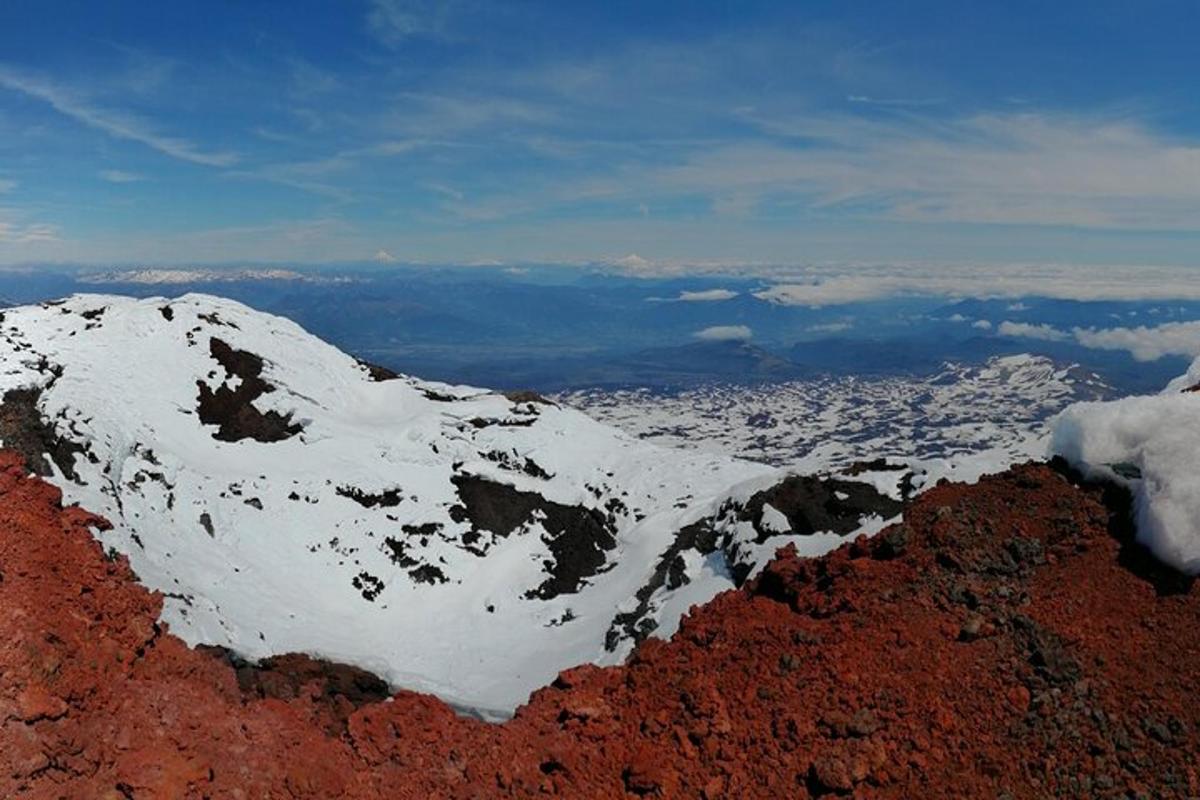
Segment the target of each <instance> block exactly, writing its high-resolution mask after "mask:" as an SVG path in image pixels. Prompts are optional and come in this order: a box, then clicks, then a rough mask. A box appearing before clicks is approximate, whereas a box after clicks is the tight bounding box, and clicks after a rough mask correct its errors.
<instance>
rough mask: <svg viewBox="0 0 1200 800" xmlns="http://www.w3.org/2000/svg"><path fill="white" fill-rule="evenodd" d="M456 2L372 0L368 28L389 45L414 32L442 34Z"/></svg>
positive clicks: (418, 34)
mask: <svg viewBox="0 0 1200 800" xmlns="http://www.w3.org/2000/svg"><path fill="white" fill-rule="evenodd" d="M454 5H455V4H454V3H453V2H451V0H371V10H370V11H369V12H368V14H367V28H368V30H369V31H370V32H371V35H372V36H374V37H375V38H376V39H378V40H379V41H380V42H382V43H383V44H385V45H388V46H389V47H395V46H397V45H399V44H400V43H401V42H403V41H404V40H405V39H409V38H412V37H414V36H427V37H434V38H440V37H442V36H444V35H445V33H446V30H447V26H448V24H449V22H450V19H451V15H452V13H453V6H454Z"/></svg>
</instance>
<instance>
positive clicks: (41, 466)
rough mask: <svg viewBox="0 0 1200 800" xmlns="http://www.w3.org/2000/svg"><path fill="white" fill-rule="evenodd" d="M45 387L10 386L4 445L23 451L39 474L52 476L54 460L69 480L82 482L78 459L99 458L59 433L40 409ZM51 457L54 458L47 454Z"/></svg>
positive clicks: (3, 403) (3, 413)
mask: <svg viewBox="0 0 1200 800" xmlns="http://www.w3.org/2000/svg"><path fill="white" fill-rule="evenodd" d="M40 397H41V390H40V389H35V388H29V389H10V390H9V391H7V392H5V393H4V397H3V399H0V444H3V446H4V447H5V448H6V449H8V450H11V451H13V452H16V453H20V455H21V457H22V458H23V459H24V460H25V464H26V465H27V466H28V467H29V469H30V470H31V471H33V472H35V473H37V474H38V475H43V476H50V475H53V474H54V471H53V470H52V469H51V468H50V462H53V463H54V466H56V467H58V471H59V472H61V473H62V474H63V475H65V476H66V477H67V478H68V479H69V480H73V481H78V480H79V477H78V475H77V474H76V472H75V458H76V457H77V456H82V457H84V458H91V459H93V461H94V459H95V456H93V455H91V454H90V453H89V452H88V449H87V448H86V447H85V446H84V445H82V444H79V443H78V442H76V441H73V440H71V439H69V438H66V437H64V436H62V435H60V434H59V432H58V430H57V429H56V428H55V426H54V425H53V424H52V423H51V422H50V421H49V420H47V419H46V418H45V417H44V416H43V415H42V412H41V410H40V409H39V408H38V400H39V399H40ZM47 456H49V457H50V461H47V460H46V457H47Z"/></svg>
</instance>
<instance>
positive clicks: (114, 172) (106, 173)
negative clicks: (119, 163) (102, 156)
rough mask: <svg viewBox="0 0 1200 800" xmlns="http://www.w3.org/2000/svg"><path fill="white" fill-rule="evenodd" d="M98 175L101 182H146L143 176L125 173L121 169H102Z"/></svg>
mask: <svg viewBox="0 0 1200 800" xmlns="http://www.w3.org/2000/svg"><path fill="white" fill-rule="evenodd" d="M98 174H99V176H100V178H101V179H102V180H105V181H108V182H109V183H141V182H142V181H144V180H146V176H145V175H139V174H138V173H136V172H126V171H125V170H122V169H102V170H100V172H99V173H98Z"/></svg>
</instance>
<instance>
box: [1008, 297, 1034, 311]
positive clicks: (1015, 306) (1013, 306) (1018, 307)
mask: <svg viewBox="0 0 1200 800" xmlns="http://www.w3.org/2000/svg"><path fill="white" fill-rule="evenodd" d="M1008 310H1009V311H1028V310H1029V306H1027V305H1025V304H1024V303H1022V302H1021V301H1020V300H1018V301H1017V302H1015V303H1009V305H1008Z"/></svg>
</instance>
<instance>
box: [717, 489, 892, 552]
mask: <svg viewBox="0 0 1200 800" xmlns="http://www.w3.org/2000/svg"><path fill="white" fill-rule="evenodd" d="M768 503H769V504H770V505H771V507H772V508H774V509H776V510H777V511H779V512H780V513H781V514H783V515H784V516H785V517H787V521H788V525H789V526H790V527H791V531H790V533H791V534H799V535H801V536H805V535H808V534H812V533H817V532H818V531H827V532H830V533H838V534H843V535H844V534H847V533H853V532H854V531H856V530H858V528H859V525H860V522H861V520H862V518H863V517H865V516H867V515H870V514H876V515H878V516H879V517H881V518H883V519H891V518H892V517H894V516H896V515H897V514H899V513H900V510H901V509H902V508H903V504H902V503H900V502H899V501H898V500H893V499H892V498H890V497H888V496H887V495H884V494H880V493H879V492H878V491H877V490H876V489H875V487H873V486H871V485H870V484H867V483H862V482H860V481H843V480H837V479H833V478H820V477H817V476H814V475H791V476H789V477H787V478H786V479H784V480H783V481H781V482H780V483H777V484H775V485H774V486H772V487H771V488H770V489H764V490H763V491H761V492H756V493H755V494H754V495H753V496H752V497H751V498H750V500H749V501H747V503H746V505H745V507H744V508H743V509H742V511H741V512H740V514H739V516H740V517H741V519H744V520H747V521H749V522H751V523H752V524H753V525H754V529H755V530H756V531H757V532H758V538H757V540H756V541H757V542H758V543H760V544H761V543H762V542H765V541H767V539H769V538H771V537H772V536H774V535H777V534H775V533H774V532H773V531H770V530H767V529H766V528H764V527H763V524H762V521H763V506H765V505H767V504H768Z"/></svg>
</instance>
